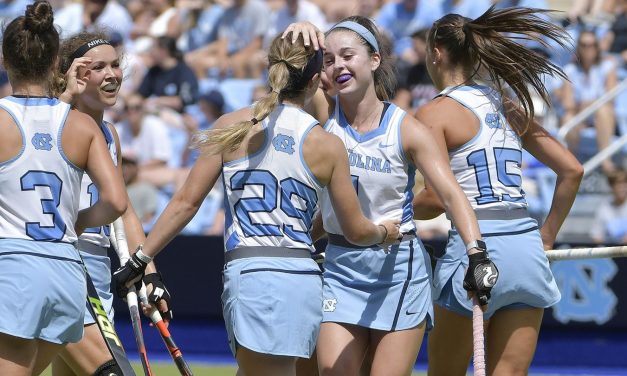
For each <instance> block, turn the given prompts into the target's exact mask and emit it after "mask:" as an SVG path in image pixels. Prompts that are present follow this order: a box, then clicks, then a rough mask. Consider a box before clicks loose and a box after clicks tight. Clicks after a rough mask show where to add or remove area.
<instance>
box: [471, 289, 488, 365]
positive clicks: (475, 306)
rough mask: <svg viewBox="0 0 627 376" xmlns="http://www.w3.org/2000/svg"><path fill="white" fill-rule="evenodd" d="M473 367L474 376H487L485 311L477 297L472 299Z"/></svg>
mask: <svg viewBox="0 0 627 376" xmlns="http://www.w3.org/2000/svg"><path fill="white" fill-rule="evenodd" d="M472 349H473V356H472V365H473V367H474V376H485V340H484V335H483V311H482V310H481V306H480V305H479V300H477V297H476V296H473V298H472Z"/></svg>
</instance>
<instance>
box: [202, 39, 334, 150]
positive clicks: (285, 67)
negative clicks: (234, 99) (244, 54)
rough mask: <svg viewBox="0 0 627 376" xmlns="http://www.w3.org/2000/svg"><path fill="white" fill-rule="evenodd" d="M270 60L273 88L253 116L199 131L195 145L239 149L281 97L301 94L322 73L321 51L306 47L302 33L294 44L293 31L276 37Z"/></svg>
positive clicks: (254, 109) (270, 77)
mask: <svg viewBox="0 0 627 376" xmlns="http://www.w3.org/2000/svg"><path fill="white" fill-rule="evenodd" d="M268 60H269V63H270V64H269V68H268V84H269V86H270V89H271V91H270V93H269V94H268V95H266V96H265V97H263V98H261V99H260V100H259V101H257V102H256V103H255V104H254V105H253V117H252V119H250V120H246V121H240V122H238V123H235V124H232V125H229V126H227V127H225V128H220V129H210V130H208V131H204V132H200V133H199V134H197V135H196V136H195V137H194V142H193V146H194V147H196V148H199V149H201V150H202V151H203V152H208V153H216V154H217V153H222V152H224V151H234V150H237V149H238V148H239V147H240V145H241V144H242V142H243V141H244V139H245V138H246V135H247V134H248V132H250V130H251V129H252V128H253V126H255V125H256V124H257V123H260V122H262V121H263V120H264V119H265V118H266V117H268V115H269V114H270V113H271V112H272V111H274V109H275V108H276V106H277V105H278V104H279V102H280V101H281V100H283V99H286V98H296V97H298V96H300V95H302V94H303V93H304V91H305V89H306V88H307V84H308V83H309V82H310V81H311V79H312V77H313V76H314V75H315V74H316V73H320V69H321V67H322V54H321V52H316V51H314V50H313V49H312V48H311V47H305V46H304V44H303V39H302V37H300V38H299V39H298V40H297V41H296V42H294V43H293V44H292V42H291V35H288V36H286V37H285V38H284V39H283V38H281V37H280V36H278V37H276V38H275V39H274V41H273V42H272V45H271V46H270V52H269V54H268Z"/></svg>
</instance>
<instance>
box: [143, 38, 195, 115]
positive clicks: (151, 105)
mask: <svg viewBox="0 0 627 376" xmlns="http://www.w3.org/2000/svg"><path fill="white" fill-rule="evenodd" d="M151 53H152V58H153V62H154V65H153V66H152V67H151V68H150V69H149V70H148V72H147V73H146V76H144V79H143V81H142V83H141V85H139V89H138V93H139V94H140V95H141V96H143V97H144V98H147V100H146V102H145V105H146V106H147V108H148V109H149V110H152V109H160V108H163V107H167V108H171V109H173V110H175V111H178V112H182V111H183V110H184V108H185V106H187V105H190V104H194V103H196V101H197V100H198V79H197V78H196V75H194V72H193V71H192V69H191V68H190V67H189V66H188V65H187V64H186V63H185V61H183V55H182V54H181V52H180V51H179V50H178V49H177V47H176V40H175V39H174V38H172V37H166V36H163V37H159V38H156V40H155V45H154V46H153V48H152V49H151Z"/></svg>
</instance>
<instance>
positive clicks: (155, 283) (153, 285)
mask: <svg viewBox="0 0 627 376" xmlns="http://www.w3.org/2000/svg"><path fill="white" fill-rule="evenodd" d="M144 284H145V285H146V289H147V290H148V291H150V294H149V295H148V302H150V303H152V304H154V305H155V307H157V309H158V310H159V313H161V317H162V318H163V319H164V320H166V321H170V320H172V318H173V317H174V315H173V314H172V298H171V296H170V293H169V292H168V289H167V288H166V287H165V284H164V283H163V278H162V277H161V273H159V272H157V273H150V274H146V275H145V276H144Z"/></svg>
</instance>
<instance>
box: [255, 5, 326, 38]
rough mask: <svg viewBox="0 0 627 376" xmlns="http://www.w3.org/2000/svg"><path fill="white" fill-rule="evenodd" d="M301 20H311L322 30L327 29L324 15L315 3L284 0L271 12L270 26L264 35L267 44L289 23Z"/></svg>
mask: <svg viewBox="0 0 627 376" xmlns="http://www.w3.org/2000/svg"><path fill="white" fill-rule="evenodd" d="M301 21H308V22H311V23H312V24H314V25H316V27H318V29H320V30H323V31H324V30H326V29H327V19H326V16H325V14H324V13H322V10H320V8H319V7H318V6H317V5H316V4H314V3H312V2H310V1H307V0H285V5H284V6H283V7H281V8H279V9H278V10H277V11H276V12H272V16H271V21H270V28H269V30H268V34H267V35H266V38H267V40H268V44H270V42H271V41H272V40H273V39H274V37H276V36H277V34H279V33H282V32H283V30H285V29H286V28H287V27H288V26H289V24H291V23H294V22H301Z"/></svg>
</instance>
